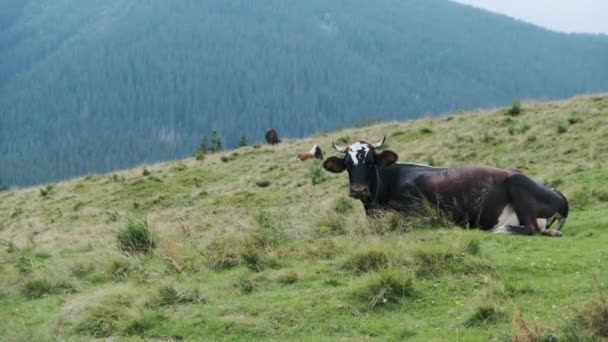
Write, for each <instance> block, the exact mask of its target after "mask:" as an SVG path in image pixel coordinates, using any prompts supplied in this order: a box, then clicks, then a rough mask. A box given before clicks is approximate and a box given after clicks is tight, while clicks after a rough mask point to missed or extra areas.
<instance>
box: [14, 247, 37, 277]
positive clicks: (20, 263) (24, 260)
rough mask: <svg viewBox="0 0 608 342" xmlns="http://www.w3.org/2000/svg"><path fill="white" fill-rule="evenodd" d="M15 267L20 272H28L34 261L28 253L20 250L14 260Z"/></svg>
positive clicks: (32, 267) (30, 271)
mask: <svg viewBox="0 0 608 342" xmlns="http://www.w3.org/2000/svg"><path fill="white" fill-rule="evenodd" d="M15 268H17V270H18V271H19V273H21V274H30V273H32V271H33V270H34V262H33V260H32V256H31V255H30V253H27V252H21V253H20V254H19V256H18V257H17V260H16V261H15Z"/></svg>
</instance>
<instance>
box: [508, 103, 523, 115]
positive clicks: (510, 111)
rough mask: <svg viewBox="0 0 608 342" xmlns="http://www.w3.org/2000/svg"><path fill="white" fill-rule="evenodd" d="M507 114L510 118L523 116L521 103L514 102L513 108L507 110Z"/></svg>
mask: <svg viewBox="0 0 608 342" xmlns="http://www.w3.org/2000/svg"><path fill="white" fill-rule="evenodd" d="M507 114H508V115H510V116H518V115H519V114H521V102H520V101H514V102H513V103H512V104H511V107H509V109H507Z"/></svg>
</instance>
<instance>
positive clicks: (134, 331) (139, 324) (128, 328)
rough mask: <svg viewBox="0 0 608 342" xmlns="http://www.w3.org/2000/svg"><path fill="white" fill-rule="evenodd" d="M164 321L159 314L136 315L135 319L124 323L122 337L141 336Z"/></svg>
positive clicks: (145, 313) (132, 318)
mask: <svg viewBox="0 0 608 342" xmlns="http://www.w3.org/2000/svg"><path fill="white" fill-rule="evenodd" d="M163 321H166V318H165V317H164V316H163V315H160V314H152V313H147V312H144V313H139V312H138V313H137V315H135V317H131V318H130V319H128V320H126V321H125V322H124V329H122V330H123V333H122V334H123V335H126V336H133V335H135V336H143V335H144V334H145V332H146V331H148V330H150V329H152V328H154V326H156V325H158V324H160V323H162V322H163Z"/></svg>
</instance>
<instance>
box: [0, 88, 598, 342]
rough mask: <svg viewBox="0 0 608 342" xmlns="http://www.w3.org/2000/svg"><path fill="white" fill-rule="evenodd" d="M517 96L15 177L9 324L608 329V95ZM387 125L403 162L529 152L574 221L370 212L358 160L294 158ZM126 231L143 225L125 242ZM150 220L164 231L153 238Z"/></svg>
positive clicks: (528, 167)
mask: <svg viewBox="0 0 608 342" xmlns="http://www.w3.org/2000/svg"><path fill="white" fill-rule="evenodd" d="M506 112H507V110H506V109H502V110H496V111H490V112H488V111H479V112H472V113H458V114H453V115H449V116H446V117H443V118H440V119H423V120H418V121H413V122H402V123H399V122H392V123H387V124H380V125H375V126H369V127H363V128H358V129H347V130H342V131H338V132H335V133H332V134H329V135H316V136H312V137H310V138H307V139H302V140H294V141H287V142H285V143H284V144H281V145H278V146H276V147H271V146H261V147H244V148H240V149H238V150H234V151H227V152H225V153H219V154H215V155H209V156H208V157H207V158H206V159H205V160H203V161H196V160H193V159H187V160H182V161H176V162H168V163H162V164H157V165H150V166H145V167H144V166H142V167H140V168H136V169H132V170H127V171H124V172H117V173H114V174H106V175H91V176H87V177H85V178H79V179H74V180H70V181H66V182H63V183H57V184H52V185H45V186H43V187H33V188H27V189H22V190H16V191H10V192H1V193H0V241H1V243H2V248H1V250H0V274H2V276H1V277H0V317H3V319H2V320H0V336H2V339H3V340H24V341H25V340H27V341H31V340H48V336H52V337H53V338H55V339H58V340H82V339H86V338H89V337H92V336H93V337H99V338H102V337H108V336H115V337H124V338H125V339H133V340H137V339H140V338H142V337H145V338H153V337H154V338H164V339H176V340H178V339H187V340H192V339H214V340H221V339H226V340H252V339H262V340H264V339H280V340H287V339H289V340H307V341H310V340H328V339H331V340H352V339H354V340H363V339H371V340H404V339H408V338H409V339H411V340H417V341H441V340H456V339H459V340H466V341H472V340H488V339H490V338H491V339H497V340H509V339H510V338H513V337H514V336H520V337H521V338H522V339H521V340H526V338H527V337H530V336H541V335H542V336H544V337H547V338H549V337H551V336H554V337H560V338H562V339H567V338H571V339H573V338H574V337H576V336H578V337H582V336H587V337H589V338H591V337H592V336H596V338H597V337H598V336H604V338H606V336H607V335H608V332H607V328H606V322H607V321H608V319H607V318H608V311H607V310H608V309H607V305H606V303H605V302H604V304H601V300H600V299H602V298H603V300H605V299H606V296H608V293H607V292H606V285H607V281H608V273H607V272H608V270H607V269H606V262H608V253H607V251H606V246H607V245H608V230H607V227H608V215H607V213H608V97H607V96H591V97H579V98H574V99H570V100H567V101H562V102H555V103H538V104H535V103H525V104H524V105H523V106H522V110H521V113H520V114H519V115H515V116H513V115H509V114H507V113H506ZM385 132H386V133H388V140H387V142H388V144H389V145H390V146H389V148H390V149H392V150H394V151H396V152H397V153H398V154H399V156H400V160H402V161H411V162H421V163H432V164H437V165H463V164H470V163H474V164H486V165H496V166H500V167H509V168H518V169H521V170H522V171H523V172H525V173H526V174H528V175H530V176H531V177H533V178H534V179H536V180H539V181H542V182H545V183H549V184H551V185H553V186H556V187H558V188H560V189H562V190H563V192H564V193H565V194H566V196H567V197H568V198H569V199H570V200H571V206H572V214H571V216H570V218H569V220H568V223H567V224H566V227H565V228H564V233H565V234H564V235H565V236H564V237H563V238H547V237H521V236H501V235H495V234H489V233H484V232H480V231H477V230H462V229H458V228H454V227H452V226H451V225H450V224H449V223H446V222H445V221H444V220H443V219H442V218H441V217H440V216H436V215H435V216H433V215H431V216H429V217H423V218H406V217H401V216H399V215H391V214H388V215H386V216H385V217H382V218H379V219H377V220H373V221H369V220H367V219H366V218H365V216H364V214H363V211H362V208H361V205H360V203H358V202H356V201H353V200H351V199H349V198H347V197H345V196H346V195H347V186H348V183H347V177H346V176H345V175H330V174H328V173H326V172H325V171H321V168H320V164H319V163H318V162H306V163H302V162H299V161H298V160H297V159H296V155H297V154H298V153H299V152H301V151H305V150H307V149H309V148H310V147H311V146H312V145H313V144H315V143H319V144H321V146H322V147H323V148H324V150H326V153H328V154H329V153H332V152H331V151H330V150H329V146H330V141H331V140H336V141H341V142H349V141H352V140H355V139H359V138H363V139H369V140H372V139H374V140H375V139H378V138H379V137H381V135H382V134H383V133H385ZM195 179H198V180H200V183H201V187H200V188H197V187H196V186H195ZM313 181H314V183H317V185H313ZM146 228H147V230H146ZM125 229H131V230H130V231H131V235H127V236H135V235H136V234H135V233H137V232H139V233H140V234H139V235H137V236H139V237H140V238H139V239H138V240H125V238H124V236H125ZM146 231H150V232H151V234H152V237H151V241H150V242H149V243H147V244H146V243H136V242H138V241H139V242H146V241H148V240H147V239H146V236H145V232H146ZM134 232H135V233H134ZM118 236H122V237H123V239H122V240H119V239H118ZM119 241H122V242H123V244H122V245H121V244H119ZM129 242H130V243H129ZM125 243H126V245H125ZM121 246H122V248H123V249H121V248H120V247H121ZM147 247H150V249H149V251H148V252H145V251H143V252H142V250H145V249H146V248H147ZM125 250H126V251H127V252H125ZM129 251H130V252H129ZM602 324H603V326H602Z"/></svg>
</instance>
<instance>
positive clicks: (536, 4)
mask: <svg viewBox="0 0 608 342" xmlns="http://www.w3.org/2000/svg"><path fill="white" fill-rule="evenodd" d="M453 1H456V2H461V3H465V4H469V5H473V6H477V7H481V8H485V9H488V10H490V11H494V12H499V13H503V14H506V15H509V16H511V17H515V18H518V19H521V20H524V21H528V22H532V23H534V24H536V25H540V26H544V27H547V28H550V29H552V30H556V31H564V32H588V33H604V34H608V0H453Z"/></svg>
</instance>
